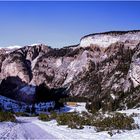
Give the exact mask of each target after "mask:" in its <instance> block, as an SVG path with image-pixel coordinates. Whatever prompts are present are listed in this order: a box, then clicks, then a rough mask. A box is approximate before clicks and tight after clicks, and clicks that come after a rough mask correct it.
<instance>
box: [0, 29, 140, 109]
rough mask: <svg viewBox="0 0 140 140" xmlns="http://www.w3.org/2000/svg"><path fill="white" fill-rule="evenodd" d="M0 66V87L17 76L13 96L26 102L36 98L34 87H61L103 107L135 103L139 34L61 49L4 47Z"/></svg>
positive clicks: (98, 37)
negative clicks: (11, 48)
mask: <svg viewBox="0 0 140 140" xmlns="http://www.w3.org/2000/svg"><path fill="white" fill-rule="evenodd" d="M0 66H1V67H0V71H1V73H0V77H1V80H2V83H1V85H2V84H3V83H4V82H3V81H7V78H9V77H15V78H14V80H13V79H10V80H9V79H8V83H10V84H11V83H14V84H15V85H16V86H15V88H14V95H16V94H17V93H18V97H19V98H20V99H21V100H22V99H23V100H24V101H26V100H28V99H30V100H34V99H33V96H34V95H35V93H36V91H35V87H36V86H39V85H41V84H45V85H46V86H47V87H48V88H49V89H59V88H64V89H65V90H63V92H64V93H65V94H68V95H70V96H76V97H77V96H80V97H87V98H90V99H91V100H92V102H93V103H96V102H97V101H98V103H99V104H100V106H101V107H103V106H104V107H105V106H108V105H109V106H110V103H111V105H114V104H115V105H116V106H117V107H116V108H125V107H127V106H128V107H134V106H138V105H139V99H140V93H139V90H140V88H139V87H140V31H114V32H105V33H96V34H91V35H87V36H85V37H83V38H81V40H80V44H79V45H75V46H69V47H64V48H61V49H56V48H54V49H53V48H51V47H48V46H46V45H42V44H41V45H35V46H25V47H22V48H19V49H15V50H12V51H8V53H7V52H6V51H5V50H4V49H3V50H1V52H0ZM16 77H18V79H17V78H16ZM3 79H4V80H3ZM16 79H17V82H15V81H16ZM19 79H20V80H19ZM1 87H3V86H1ZM6 93H7V91H4V90H3V93H2V94H6ZM9 94H12V93H9ZM9 94H8V96H9ZM25 95H26V96H27V97H26V98H24V97H25ZM31 95H32V96H31ZM23 96H24V97H23ZM44 96H47V95H44ZM15 97H17V96H15ZM30 100H29V101H30Z"/></svg>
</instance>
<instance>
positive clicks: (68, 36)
mask: <svg viewBox="0 0 140 140" xmlns="http://www.w3.org/2000/svg"><path fill="white" fill-rule="evenodd" d="M131 29H140V2H78V1H77V2H74V1H73V2H72V1H71V2H66V1H65V2H0V46H1V47H5V46H10V45H22V46H24V45H28V44H33V43H43V44H48V45H50V46H52V47H63V46H67V45H73V44H78V43H79V40H80V38H81V37H82V36H84V35H87V34H90V33H95V32H104V31H110V30H131Z"/></svg>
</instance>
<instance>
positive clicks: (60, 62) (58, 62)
mask: <svg viewBox="0 0 140 140" xmlns="http://www.w3.org/2000/svg"><path fill="white" fill-rule="evenodd" d="M55 65H56V67H57V68H58V67H59V66H61V65H62V59H57V60H56V62H55Z"/></svg>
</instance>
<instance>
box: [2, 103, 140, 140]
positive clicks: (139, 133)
mask: <svg viewBox="0 0 140 140" xmlns="http://www.w3.org/2000/svg"><path fill="white" fill-rule="evenodd" d="M78 104H79V105H81V106H82V107H81V108H82V109H79V108H78V106H77V108H78V109H77V110H79V111H81V110H82V111H83V109H84V104H85V103H78ZM119 112H121V113H126V114H127V115H130V114H133V113H137V114H138V116H136V117H134V120H135V122H136V123H137V124H138V125H139V126H140V108H137V109H129V110H123V111H119ZM114 132H116V131H114ZM0 139H61V140H63V139H64V140H65V139H68V140H74V139H80V140H82V139H88V140H95V139H97V140H140V129H136V130H125V131H120V133H115V134H114V135H113V136H112V137H111V136H110V135H109V134H108V132H107V131H103V132H96V129H95V127H93V126H84V129H80V130H78V129H70V128H68V127H67V126H65V125H61V126H59V125H57V122H56V120H51V121H48V122H43V121H40V120H38V119H37V117H17V123H12V122H1V123H0Z"/></svg>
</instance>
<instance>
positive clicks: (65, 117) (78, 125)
mask: <svg viewBox="0 0 140 140" xmlns="http://www.w3.org/2000/svg"><path fill="white" fill-rule="evenodd" d="M84 120H85V119H84V117H82V116H80V115H79V114H78V113H76V112H73V113H63V114H60V115H59V116H58V117H57V123H58V125H68V127H69V128H71V129H74V128H75V129H82V128H84V127H83V124H85V121H84Z"/></svg>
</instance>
